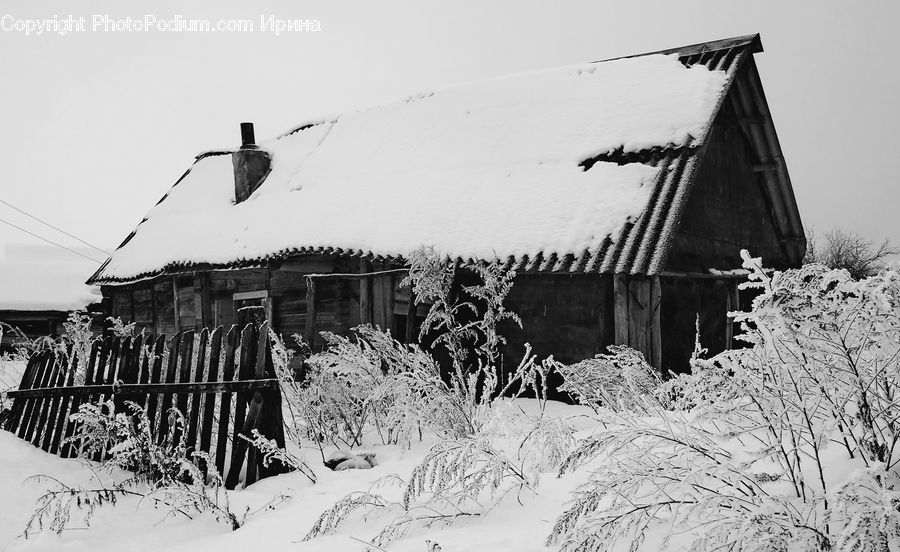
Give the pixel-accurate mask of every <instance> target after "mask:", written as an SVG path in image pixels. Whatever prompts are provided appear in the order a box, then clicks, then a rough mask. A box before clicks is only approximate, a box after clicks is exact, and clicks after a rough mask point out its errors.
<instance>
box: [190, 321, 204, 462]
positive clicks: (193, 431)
mask: <svg viewBox="0 0 900 552" xmlns="http://www.w3.org/2000/svg"><path fill="white" fill-rule="evenodd" d="M208 341H209V330H207V329H206V328H203V330H202V331H201V332H200V340H199V342H198V343H197V368H196V370H195V371H194V377H193V379H191V381H203V370H204V367H205V366H206V357H207V350H206V345H207V342H208ZM201 396H202V395H201V394H200V393H194V394H193V396H191V406H190V409H191V411H190V415H188V413H187V412H185V416H187V424H188V433H187V448H188V455H190V454H191V453H192V452H193V451H194V450H196V447H197V427H198V425H199V422H200V420H199V418H200V397H201Z"/></svg>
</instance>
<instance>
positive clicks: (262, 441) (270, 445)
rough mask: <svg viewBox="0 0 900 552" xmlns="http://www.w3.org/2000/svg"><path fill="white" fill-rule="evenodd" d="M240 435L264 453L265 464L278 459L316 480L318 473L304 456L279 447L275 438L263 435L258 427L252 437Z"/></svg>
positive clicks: (308, 477)
mask: <svg viewBox="0 0 900 552" xmlns="http://www.w3.org/2000/svg"><path fill="white" fill-rule="evenodd" d="M240 437H241V438H242V439H244V440H245V441H247V442H248V443H249V444H250V446H252V447H254V448H256V449H257V450H258V451H259V452H260V454H262V464H263V466H269V465H270V464H271V463H272V462H273V461H277V462H279V463H281V464H282V465H283V466H288V467H290V468H293V469H294V470H296V471H299V472H300V473H302V474H303V475H305V476H306V478H307V479H309V480H310V481H312V482H313V483H315V482H316V474H315V472H313V471H312V470H311V469H310V468H309V466H308V465H306V462H304V461H303V459H302V458H299V457H297V456H296V455H293V454H291V453H290V452H288V451H286V450H285V449H283V448H281V447H279V446H278V443H277V442H275V440H274V439H266V437H265V436H263V435H261V434H260V433H259V431H258V430H256V429H254V430H253V431H252V433H251V436H250V437H247V436H246V435H241V436H240Z"/></svg>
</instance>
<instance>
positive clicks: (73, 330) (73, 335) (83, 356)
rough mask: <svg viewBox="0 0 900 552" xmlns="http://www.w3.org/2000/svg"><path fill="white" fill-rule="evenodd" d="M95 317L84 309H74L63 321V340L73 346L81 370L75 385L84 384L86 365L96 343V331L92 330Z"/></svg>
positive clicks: (76, 375)
mask: <svg viewBox="0 0 900 552" xmlns="http://www.w3.org/2000/svg"><path fill="white" fill-rule="evenodd" d="M92 322H93V318H92V317H91V315H90V314H88V313H86V312H84V311H73V312H70V313H69V316H68V317H67V318H66V321H65V322H63V330H64V333H63V335H62V340H61V341H62V342H63V343H65V344H66V345H69V346H70V347H71V348H72V351H73V353H74V354H75V357H76V358H77V359H78V366H80V367H81V369H80V370H78V371H77V372H80V373H76V374H75V385H84V367H85V366H87V364H88V362H89V361H90V357H91V346H92V345H93V343H94V332H93V331H92V330H91V324H92Z"/></svg>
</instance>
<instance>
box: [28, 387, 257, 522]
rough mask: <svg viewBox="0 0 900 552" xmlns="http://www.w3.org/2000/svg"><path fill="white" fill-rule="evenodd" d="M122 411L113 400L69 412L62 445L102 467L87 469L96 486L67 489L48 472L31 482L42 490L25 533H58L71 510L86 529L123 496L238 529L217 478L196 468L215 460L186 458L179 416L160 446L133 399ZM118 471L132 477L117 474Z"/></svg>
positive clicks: (174, 513) (174, 414)
mask: <svg viewBox="0 0 900 552" xmlns="http://www.w3.org/2000/svg"><path fill="white" fill-rule="evenodd" d="M126 406H127V408H128V410H129V411H130V413H128V414H126V413H124V412H116V411H115V403H114V402H113V401H108V402H107V403H105V404H103V405H96V404H90V403H88V404H84V405H81V406H80V407H79V411H78V412H77V413H75V414H73V415H72V421H73V422H74V423H75V424H76V425H75V431H74V433H73V435H72V436H71V437H70V438H69V439H68V440H67V442H70V443H72V444H73V445H75V447H76V450H77V451H78V454H79V456H80V457H82V458H91V457H94V456H95V455H99V457H100V458H102V461H101V463H100V465H99V467H97V468H93V467H92V472H93V473H94V479H95V483H96V486H94V487H90V488H86V487H82V486H78V485H69V484H67V483H65V482H63V481H60V480H59V479H56V478H53V477H49V476H46V475H36V476H32V477H31V478H29V479H31V480H34V481H36V482H38V483H39V484H44V485H46V489H45V491H44V493H43V494H42V495H41V496H40V497H39V498H38V500H37V506H36V509H35V511H34V513H33V514H32V516H31V518H30V519H29V521H28V524H27V526H26V528H25V535H26V536H28V535H29V534H30V533H33V532H35V531H42V530H51V531H55V532H62V531H63V530H64V529H65V528H66V526H67V525H68V524H69V522H70V520H71V518H72V516H73V515H76V512H77V513H78V514H79V515H80V517H81V519H82V521H83V522H84V523H85V524H86V525H89V524H90V520H91V518H92V516H93V515H94V513H95V511H96V509H97V508H99V507H102V506H114V505H115V504H116V502H117V501H118V499H120V498H123V497H127V496H134V497H138V498H140V499H141V500H145V499H149V500H151V501H152V502H153V503H154V504H156V505H157V506H162V507H163V510H164V511H165V517H170V516H179V515H180V516H185V517H188V518H192V517H194V516H195V515H200V514H210V515H212V516H213V517H214V518H215V519H216V520H217V521H219V522H221V523H224V524H226V525H229V526H230V527H231V528H232V529H237V528H239V527H240V526H241V525H242V523H243V519H242V518H238V516H236V515H235V514H234V513H233V512H232V511H231V509H230V506H229V503H228V495H227V493H226V492H225V486H224V482H223V481H222V478H221V476H220V475H219V474H218V472H216V471H215V470H209V471H208V472H207V470H203V469H201V468H200V467H199V466H198V464H199V465H203V466H209V465H212V464H213V461H212V460H211V459H210V458H209V456H208V455H207V454H206V453H202V452H192V453H191V454H190V456H189V455H188V451H187V446H186V442H185V432H184V431H183V428H184V417H183V416H182V415H181V413H180V412H179V411H178V410H177V409H175V408H173V409H171V410H170V411H169V419H170V431H169V433H168V435H167V437H166V439H163V442H162V444H160V443H158V441H157V439H156V436H155V435H154V434H153V432H152V431H151V426H150V422H149V420H148V419H147V414H146V411H145V410H144V409H143V408H142V407H141V406H139V405H137V404H135V403H132V402H127V403H126ZM123 470H126V471H127V472H130V473H129V475H127V476H125V477H122V476H121V475H119V474H122V473H123ZM245 517H246V516H245Z"/></svg>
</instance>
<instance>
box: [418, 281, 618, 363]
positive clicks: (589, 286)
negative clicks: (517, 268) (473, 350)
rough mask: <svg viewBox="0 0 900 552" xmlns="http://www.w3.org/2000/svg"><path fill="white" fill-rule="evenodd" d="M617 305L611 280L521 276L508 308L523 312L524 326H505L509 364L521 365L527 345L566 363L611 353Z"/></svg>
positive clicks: (509, 324) (519, 312) (505, 358)
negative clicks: (607, 351) (613, 318)
mask: <svg viewBox="0 0 900 552" xmlns="http://www.w3.org/2000/svg"><path fill="white" fill-rule="evenodd" d="M611 301H612V281H611V278H610V277H609V276H601V275H594V274H591V275H587V274H582V275H574V276H570V275H535V274H523V275H520V276H518V277H517V278H516V280H515V284H514V285H513V288H512V290H511V292H510V294H509V297H508V298H507V306H508V307H509V308H510V310H512V311H514V312H516V313H518V314H519V316H520V317H521V319H522V324H523V328H522V329H520V328H518V326H516V325H515V324H513V323H510V322H506V323H504V324H503V326H502V327H501V333H502V334H503V335H505V336H507V340H508V343H507V345H506V346H504V347H503V355H504V359H503V364H504V366H512V367H515V365H517V364H518V362H519V360H520V359H521V358H522V352H523V347H524V345H525V343H526V342H527V343H530V344H531V346H532V347H533V352H534V354H536V355H538V357H546V356H549V355H553V357H554V358H556V359H557V360H559V361H561V362H566V363H571V362H578V361H580V360H583V359H585V358H590V357H592V356H594V355H595V354H597V353H600V352H605V348H606V346H607V345H610V344H612V343H613V342H614V339H613V334H612V330H613V321H612V315H613V312H612V309H611V308H610V307H609V305H610V304H611ZM423 314H424V313H423Z"/></svg>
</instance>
